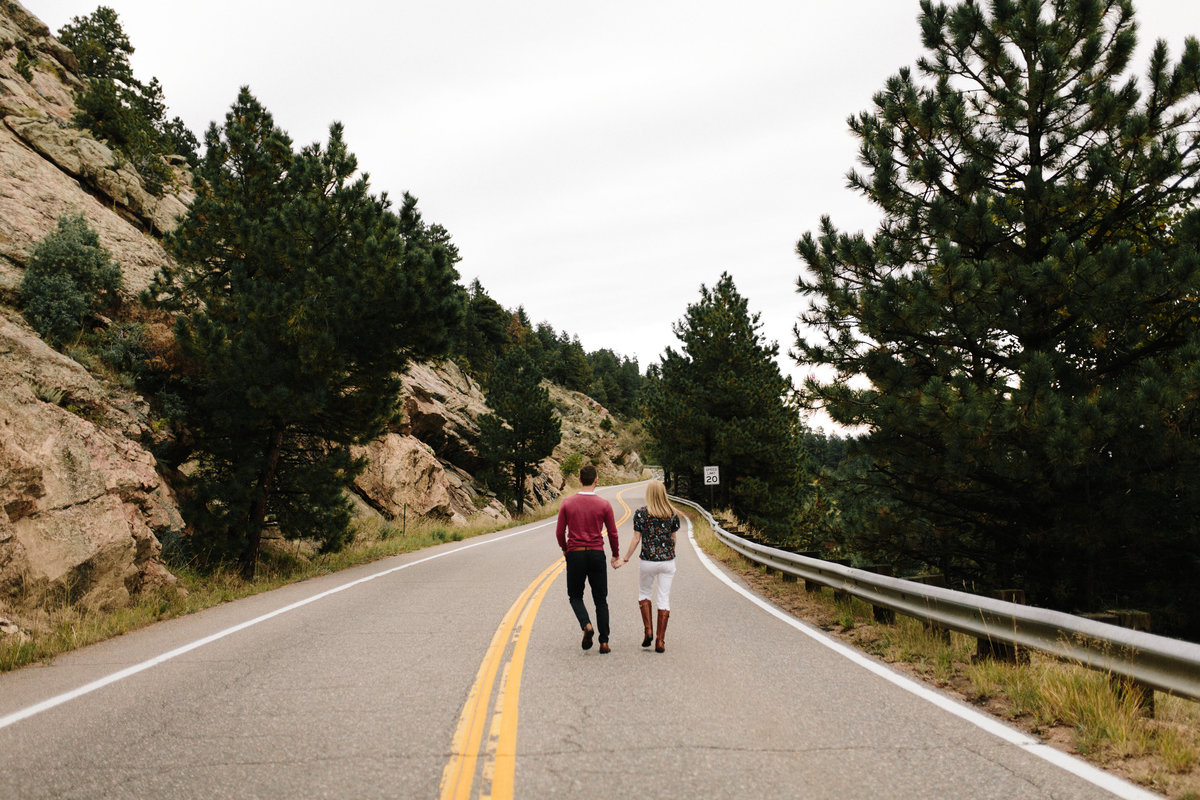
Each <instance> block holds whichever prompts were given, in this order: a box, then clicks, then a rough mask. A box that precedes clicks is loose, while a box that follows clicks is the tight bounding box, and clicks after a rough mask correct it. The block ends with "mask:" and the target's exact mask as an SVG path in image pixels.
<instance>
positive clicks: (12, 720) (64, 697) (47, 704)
mask: <svg viewBox="0 0 1200 800" xmlns="http://www.w3.org/2000/svg"><path fill="white" fill-rule="evenodd" d="M554 522H555V520H548V521H545V522H542V523H540V524H538V525H534V526H533V527H530V528H525V529H524V530H519V531H514V532H513V533H506V534H504V535H503V536H497V537H494V538H492V539H488V540H486V541H482V542H472V543H470V544H465V545H463V546H462V547H456V548H454V549H453V550H446V551H444V552H441V553H436V554H434V555H431V556H426V557H425V558H420V559H417V560H416V561H410V562H408V563H406V564H401V565H399V566H397V567H391V568H389V569H385V570H382V571H380V572H376V573H373V574H371V575H367V576H365V577H362V578H358V579H357V580H353V581H350V582H349V583H343V584H342V585H341V586H335V587H334V588H332V589H327V590H325V591H323V592H320V593H319V594H314V595H312V596H311V597H306V598H304V599H303V600H297V601H296V602H294V603H292V604H291V605H286V606H284V607H283V608H277V609H275V610H274V611H271V612H268V613H266V614H263V615H262V616H259V617H255V618H254V619H251V620H247V621H246V622H242V623H239V624H237V625H234V626H233V627H231V628H226V629H225V630H223V631H218V632H217V633H214V634H212V635H210V636H205V637H204V638H203V639H197V640H196V641H194V642H190V643H188V644H185V645H183V646H182V647H177V648H175V649H174V650H171V651H169V652H166V653H163V654H161V655H157V656H155V657H154V658H151V659H148V660H146V661H143V662H141V663H140V664H134V665H133V666H132V667H126V668H125V669H123V670H120V671H118V672H114V673H112V674H111V675H106V676H104V677H103V678H98V679H96V680H94V681H92V682H91V683H88V684H84V685H83V686H80V687H79V688H78V689H72V690H71V691H69V692H64V693H63V694H60V695H55V696H54V697H51V698H48V699H46V700H43V701H42V702H40V703H36V704H34V705H32V706H29V707H27V708H23V709H21V710H20V711H14V712H13V713H11V714H8V715H7V716H3V717H0V730H3V729H4V728H7V727H8V726H10V725H15V724H16V723H18V722H21V721H22V720H26V719H29V718H30V717H32V716H35V715H37V714H40V713H42V712H43V711H48V710H50V709H52V708H54V707H56V706H60V705H62V704H63V703H68V702H70V701H72V700H75V699H77V698H80V697H83V696H84V695H85V694H90V693H91V692H94V691H96V690H97V689H103V688H104V687H105V686H108V685H109V684H112V683H116V682H117V681H121V680H124V679H125V678H128V677H130V676H131V675H136V674H138V673H139V672H143V671H145V670H148V669H150V668H151V667H156V666H158V665H159V664H162V663H163V662H166V661H170V660H171V659H173V658H177V657H178V656H181V655H183V654H184V653H190V652H191V651H193V650H195V649H197V648H200V647H203V646H204V645H206V644H211V643H213V642H215V641H217V640H218V639H224V638H225V637H226V636H231V635H233V634H235V633H237V632H239V631H242V630H245V629H246V628H249V627H251V626H253V625H257V624H259V623H260V622H266V621H267V620H269V619H272V618H273V617H277V616H279V615H280V614H286V613H287V612H289V611H295V610H296V609H297V608H301V607H302V606H306V605H308V604H309V603H315V602H316V601H318V600H322V599H324V598H326V597H329V596H330V595H333V594H337V593H338V592H342V591H345V590H346V589H350V588H352V587H354V586H358V585H359V584H362V583H366V582H367V581H373V580H375V579H376V578H382V577H384V576H385V575H391V574H392V573H393V572H399V571H400V570H402V569H408V568H409V567H415V566H417V565H418V564H424V563H425V562H427V561H433V560H434V559H438V558H443V557H445V556H449V555H454V554H455V553H461V552H463V551H464V550H470V549H471V548H473V547H482V546H483V545H487V544H492V543H493V542H499V541H502V540H504V539H508V538H511V537H513V536H520V535H522V534H525V533H529V532H531V531H535V530H537V529H539V528H544V527H546V526H547V525H553V524H554Z"/></svg>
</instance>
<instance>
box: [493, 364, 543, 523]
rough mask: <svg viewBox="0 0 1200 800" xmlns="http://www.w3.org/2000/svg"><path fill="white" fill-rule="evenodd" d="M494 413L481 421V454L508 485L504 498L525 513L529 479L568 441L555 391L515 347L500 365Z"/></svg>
mask: <svg viewBox="0 0 1200 800" xmlns="http://www.w3.org/2000/svg"><path fill="white" fill-rule="evenodd" d="M487 402H488V405H489V406H490V407H491V408H492V413H491V414H487V415H485V416H483V417H481V418H480V420H479V428H480V444H479V449H480V455H481V456H482V457H483V458H484V459H485V460H486V461H487V462H488V464H489V466H490V468H491V472H492V474H493V475H495V476H499V477H500V479H501V480H502V481H503V486H502V489H501V492H500V493H501V495H502V496H503V497H505V498H506V499H511V500H512V501H513V502H515V503H516V507H517V513H518V514H520V513H522V512H523V511H524V510H525V479H526V478H528V477H531V476H533V475H536V474H537V472H538V464H540V463H541V461H542V459H544V458H546V457H547V456H549V455H550V454H551V453H553V452H554V448H555V446H557V445H558V443H559V441H561V440H562V427H561V425H560V423H559V420H558V414H557V413H556V412H555V410H554V403H553V402H551V400H550V392H549V391H548V390H547V389H546V387H545V386H543V385H542V375H541V372H540V371H539V370H538V368H537V365H535V364H534V363H533V360H532V359H531V358H530V357H529V354H528V353H526V352H525V350H524V349H523V348H521V347H513V348H511V349H510V350H509V351H508V352H507V353H505V354H504V356H503V357H501V359H500V361H499V363H498V364H497V365H496V371H495V373H494V374H493V376H492V381H491V384H490V385H489V386H488V390H487Z"/></svg>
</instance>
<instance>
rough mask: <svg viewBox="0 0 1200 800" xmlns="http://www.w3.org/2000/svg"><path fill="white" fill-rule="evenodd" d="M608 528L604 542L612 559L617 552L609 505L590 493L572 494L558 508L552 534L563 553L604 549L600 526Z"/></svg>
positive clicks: (613, 524) (614, 525) (615, 533)
mask: <svg viewBox="0 0 1200 800" xmlns="http://www.w3.org/2000/svg"><path fill="white" fill-rule="evenodd" d="M605 528H607V529H608V545H609V547H611V548H612V554H613V558H616V557H617V554H618V553H619V552H620V546H619V545H618V544H617V520H616V518H615V517H614V516H613V510H612V505H610V504H609V502H608V501H607V500H605V499H604V498H602V497H600V496H598V495H597V494H595V493H594V492H580V493H578V494H573V495H571V496H570V497H568V498H567V499H566V500H563V501H562V505H561V506H559V509H558V527H557V529H556V530H555V532H554V534H555V536H557V537H558V546H559V547H561V548H562V550H563V552H564V553H565V552H566V551H568V550H575V549H577V548H583V549H585V550H599V551H600V552H604V529H605Z"/></svg>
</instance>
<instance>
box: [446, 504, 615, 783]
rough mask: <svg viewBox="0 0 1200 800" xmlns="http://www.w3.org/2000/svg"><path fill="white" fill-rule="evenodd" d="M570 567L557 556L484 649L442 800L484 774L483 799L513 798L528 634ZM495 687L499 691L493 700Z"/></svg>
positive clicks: (455, 741) (457, 734)
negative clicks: (554, 585)
mask: <svg viewBox="0 0 1200 800" xmlns="http://www.w3.org/2000/svg"><path fill="white" fill-rule="evenodd" d="M629 488H632V487H628V488H625V489H622V490H621V491H619V492H617V502H618V503H620V504H621V507H622V508H623V509H624V512H623V513H622V515H621V518H620V519H619V520H617V527H618V528H619V527H620V526H621V525H624V524H625V522H626V521H628V519H629V517H630V516H631V515H632V514H633V512H632V510H631V509H630V508H629V504H628V503H626V502H625V499H624V498H623V497H622V495H624V494H625V492H627V491H628V490H629ZM565 569H566V560H565V559H562V558H557V559H555V560H554V563H553V564H551V565H550V566H549V567H547V568H546V569H544V570H542V572H541V574H540V575H538V576H537V577H536V578H534V579H533V582H532V583H530V584H529V585H528V586H526V587H525V590H524V591H522V592H521V595H520V597H518V598H517V600H516V602H514V603H513V604H512V606H511V607H510V608H509V609H508V613H506V614H505V615H504V619H502V620H501V621H500V627H499V628H497V629H496V633H495V634H494V635H493V636H492V641H491V644H489V645H488V649H487V651H486V652H485V653H484V656H483V662H482V663H481V664H480V665H479V671H478V672H477V673H476V676H475V683H474V684H473V685H472V686H471V691H470V692H469V693H468V694H467V702H466V704H465V705H464V706H463V711H462V715H461V716H460V717H459V720H458V727H457V729H456V730H455V732H454V738H453V740H452V742H451V746H450V753H451V754H450V761H449V762H448V763H447V764H446V767H445V769H444V770H443V771H442V784H441V790H440V793H439V795H438V796H439V798H440V800H469V798H470V796H471V790H472V788H473V787H474V783H475V773H476V772H477V771H478V772H479V773H480V788H479V795H478V796H479V798H480V799H481V800H485V799H486V800H511V798H512V797H513V787H514V780H515V775H516V766H517V723H518V720H519V718H520V698H521V675H522V673H523V672H524V670H525V655H526V653H527V651H528V649H529V638H530V636H531V634H532V631H533V622H534V620H535V619H536V618H537V613H538V609H539V608H540V607H541V605H542V600H543V599H544V598H545V596H546V592H547V591H549V589H550V585H551V584H552V583H554V581H555V579H557V578H558V576H559V575H561V574H562V573H563V571H564V570H565ZM510 646H511V655H510V656H509V658H508V661H507V662H505V663H504V665H503V668H501V664H500V662H501V661H502V660H503V658H504V655H505V653H506V652H507V651H509V648H510ZM497 673H499V674H500V683H499V689H498V690H496V688H495V687H496V675H497ZM493 691H495V693H496V700H495V703H494V704H492V703H491V700H492V694H493ZM489 704H491V705H492V717H491V723H490V724H489V725H488V740H487V744H486V749H485V751H484V754H483V755H484V761H483V766H482V769H479V764H478V761H479V755H480V752H479V751H480V747H481V745H482V744H483V743H482V737H483V721H484V718H485V716H486V712H487V709H488V706H489Z"/></svg>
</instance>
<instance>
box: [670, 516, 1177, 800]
mask: <svg viewBox="0 0 1200 800" xmlns="http://www.w3.org/2000/svg"><path fill="white" fill-rule="evenodd" d="M692 521H693V524H694V530H695V535H696V540H697V542H698V543H699V544H700V546H701V547H702V548H703V549H704V551H705V552H706V553H708V554H709V555H711V556H713V557H715V558H717V559H718V560H720V561H721V562H722V563H723V564H725V566H727V567H728V568H730V569H731V570H732V571H733V572H735V573H736V574H738V575H740V576H741V577H742V578H743V579H744V580H745V581H746V583H747V584H749V585H750V586H751V588H753V589H754V590H755V591H757V592H759V593H760V594H762V595H763V596H764V597H766V598H767V599H769V600H771V601H772V602H774V603H775V604H777V605H779V606H780V607H782V608H784V609H786V610H788V611H790V612H792V613H793V614H795V615H796V616H797V617H800V618H801V619H804V620H806V621H807V622H809V623H810V624H813V625H815V626H817V627H819V628H821V629H823V630H825V631H826V632H828V633H830V634H831V635H834V636H836V637H838V638H840V639H843V640H845V641H846V642H848V643H851V644H854V645H855V646H857V647H859V648H861V649H862V650H865V651H867V652H869V653H872V654H874V655H876V656H878V657H879V658H882V659H883V660H885V661H888V662H890V663H892V664H893V665H894V666H895V667H897V668H898V669H901V670H903V671H906V672H908V673H910V674H912V675H914V676H916V677H918V678H921V679H923V680H925V681H927V682H929V683H932V684H934V685H935V686H938V687H940V688H942V689H944V690H946V691H948V692H950V693H952V694H956V695H958V696H959V697H960V698H962V699H964V700H966V701H968V702H971V703H973V704H975V705H977V706H979V707H981V708H982V709H984V710H986V711H988V712H990V713H992V714H994V715H995V716H997V717H1000V718H1002V719H1004V720H1006V721H1008V722H1009V723H1010V724H1013V725H1015V726H1017V727H1019V728H1022V729H1024V730H1026V731H1028V732H1029V733H1031V734H1034V735H1037V736H1039V737H1041V738H1042V739H1044V740H1045V741H1047V742H1048V743H1050V744H1052V745H1054V746H1056V747H1059V748H1060V749H1063V750H1066V751H1068V752H1071V753H1074V754H1076V755H1078V756H1081V757H1083V758H1086V759H1087V760H1088V761H1090V762H1092V763H1094V764H1096V765H1097V766H1100V767H1102V768H1104V769H1106V770H1108V771H1110V772H1113V773H1115V774H1118V775H1121V776H1122V777H1124V778H1126V779H1128V780H1131V781H1133V782H1135V783H1139V784H1141V785H1143V786H1146V787H1149V788H1151V789H1153V790H1154V791H1157V792H1160V793H1162V794H1165V795H1166V796H1168V797H1171V798H1177V799H1178V800H1188V799H1189V798H1190V799H1192V800H1196V799H1197V798H1200V703H1196V702H1192V701H1189V700H1183V699H1180V698H1177V697H1171V696H1169V695H1166V694H1163V693H1161V692H1156V693H1155V695H1154V706H1155V708H1154V714H1153V716H1150V715H1148V714H1146V713H1145V712H1144V711H1143V710H1142V708H1141V707H1140V706H1139V705H1138V702H1137V699H1136V698H1135V697H1133V696H1132V695H1131V694H1130V693H1129V692H1127V691H1123V690H1122V689H1121V687H1120V685H1119V683H1118V682H1116V681H1113V680H1110V679H1109V676H1107V675H1105V674H1102V673H1098V672H1095V671H1093V670H1089V669H1087V668H1085V667H1082V666H1079V665H1077V664H1070V663H1064V662H1062V661H1059V660H1057V659H1054V658H1051V657H1049V656H1045V655H1042V654H1039V653H1032V654H1030V658H1029V661H1028V663H1016V664H1010V663H1005V662H1000V661H993V660H990V659H984V660H977V659H976V658H975V640H974V638H972V637H969V636H964V635H962V634H959V633H950V634H948V635H947V634H946V633H944V632H938V631H933V630H930V629H929V628H927V627H926V626H925V625H924V624H922V623H921V622H919V621H918V620H915V619H912V618H909V617H903V616H897V617H896V621H895V622H894V623H892V624H881V623H878V622H876V621H875V619H874V617H873V614H872V611H871V607H870V606H869V605H867V604H866V603H863V602H862V601H860V600H857V599H851V600H848V601H844V602H838V601H836V600H835V599H834V597H833V593H832V591H831V590H829V589H822V590H821V591H820V592H812V593H810V592H806V591H805V589H804V583H803V582H797V583H792V582H787V581H784V580H783V578H782V576H780V575H778V574H773V573H772V572H770V571H768V570H765V569H763V568H762V567H759V566H757V565H755V564H752V563H751V562H749V561H747V560H746V559H743V558H742V557H741V556H740V555H738V554H737V553H735V552H734V551H733V550H730V549H729V548H728V547H726V546H725V545H724V544H722V543H721V542H720V541H719V540H718V539H717V538H716V536H714V535H713V533H712V531H711V530H710V529H709V527H708V525H707V524H706V523H705V522H704V520H703V519H702V518H700V517H699V516H698V515H696V516H693V519H692Z"/></svg>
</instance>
